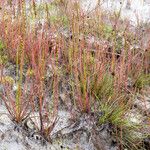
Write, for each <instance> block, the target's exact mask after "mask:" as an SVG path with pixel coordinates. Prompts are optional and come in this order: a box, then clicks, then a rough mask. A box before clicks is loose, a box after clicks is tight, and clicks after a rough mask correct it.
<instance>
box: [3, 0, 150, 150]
mask: <svg viewBox="0 0 150 150" xmlns="http://www.w3.org/2000/svg"><path fill="white" fill-rule="evenodd" d="M0 9H1V10H0V69H1V76H0V83H1V84H2V85H3V90H2V91H1V93H0V96H1V99H2V101H3V103H4V104H5V106H6V108H7V110H8V112H9V115H10V117H11V120H12V121H13V122H14V123H15V124H17V125H19V124H22V123H23V122H24V121H25V120H27V119H28V118H29V116H30V114H31V113H33V112H35V110H36V111H38V114H39V117H38V118H37V120H39V122H40V125H39V126H38V125H37V124H36V123H35V128H37V129H38V131H39V133H40V134H41V136H42V137H43V138H44V139H45V140H46V141H47V142H50V141H51V137H50V133H51V132H52V130H53V128H54V126H55V124H56V123H57V119H58V118H57V113H58V111H59V108H60V107H62V105H64V106H65V107H67V109H68V111H71V110H75V111H77V112H78V113H79V114H81V115H82V114H88V115H93V114H94V115H97V114H99V113H100V112H101V113H102V114H103V115H98V120H97V126H100V125H102V124H106V123H109V124H110V125H111V127H112V128H113V133H112V136H114V138H115V137H116V141H117V145H118V147H119V148H120V149H122V150H123V149H125V148H128V149H131V150H134V149H135V150H139V149H141V150H142V149H144V144H143V139H145V138H146V137H149V136H150V135H149V133H147V132H144V129H146V128H147V127H148V125H149V122H148V123H147V124H144V123H143V122H142V121H141V122H138V123H137V122H132V121H130V119H129V117H128V115H129V113H130V112H131V111H132V109H133V107H134V101H135V98H136V95H137V93H142V91H143V90H144V89H145V88H146V87H148V86H149V85H150V74H149V73H150V66H149V65H150V64H149V61H150V45H148V44H147V43H148V42H147V43H146V40H145V39H144V38H145V34H143V33H146V32H147V31H148V29H149V24H140V23H139V24H138V25H137V27H134V28H133V27H132V26H131V25H130V23H129V22H128V21H127V20H122V19H121V18H120V12H116V13H115V14H108V13H107V12H106V11H102V9H100V6H99V7H96V8H95V9H94V10H92V11H90V12H89V13H85V12H83V11H82V9H81V8H80V5H79V3H78V2H71V1H67V0H55V1H53V2H51V3H50V2H43V3H36V1H35V0H31V1H30V2H28V3H26V2H25V0H22V1H19V0H18V1H17V0H16V1H15V0H14V1H13V0H8V1H7V2H6V1H2V0H1V1H0ZM143 28H144V29H143ZM147 33H148V32H147ZM143 35H144V36H143ZM146 38H147V37H146ZM11 67H13V69H12V71H13V73H12V74H10V75H6V74H5V70H6V69H8V68H9V69H10V68H11ZM14 85H15V86H14ZM62 93H63V94H64V95H65V99H60V95H61V94H62ZM144 113H147V112H144ZM147 115H149V114H148V113H147Z"/></svg>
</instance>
